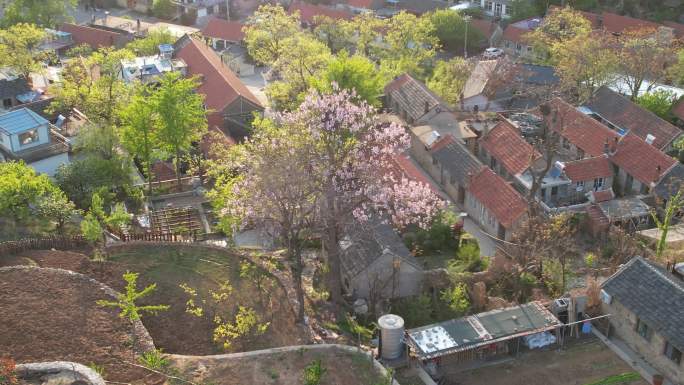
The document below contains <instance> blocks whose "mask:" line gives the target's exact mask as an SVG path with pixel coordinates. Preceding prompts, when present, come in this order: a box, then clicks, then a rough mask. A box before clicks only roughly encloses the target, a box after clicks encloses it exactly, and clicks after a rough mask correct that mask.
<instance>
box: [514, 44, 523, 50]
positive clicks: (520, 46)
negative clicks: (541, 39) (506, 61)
mask: <svg viewBox="0 0 684 385" xmlns="http://www.w3.org/2000/svg"><path fill="white" fill-rule="evenodd" d="M515 49H516V50H518V51H520V50H521V49H522V44H520V43H517V44H516V45H515Z"/></svg>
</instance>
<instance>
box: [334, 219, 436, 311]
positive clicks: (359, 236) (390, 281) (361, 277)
mask: <svg viewBox="0 0 684 385" xmlns="http://www.w3.org/2000/svg"><path fill="white" fill-rule="evenodd" d="M340 249H341V253H340V262H341V265H342V266H341V267H342V269H341V270H342V271H341V274H342V284H343V286H344V290H345V291H346V292H347V293H348V294H350V295H351V296H352V297H354V298H363V299H366V300H367V301H369V302H371V303H378V302H379V301H380V300H383V299H391V298H401V297H408V296H412V295H417V294H419V293H420V289H421V285H422V281H423V268H422V267H421V266H420V264H419V262H418V260H416V258H415V257H414V256H413V255H411V252H410V251H409V250H408V248H406V245H405V244H404V241H403V240H402V239H401V237H399V235H398V234H397V233H396V231H395V230H394V229H393V228H392V226H391V225H390V224H388V223H383V221H381V220H380V219H379V218H371V219H369V220H368V221H367V222H356V223H353V224H352V225H350V226H348V227H347V230H346V232H345V236H344V238H342V240H341V241H340Z"/></svg>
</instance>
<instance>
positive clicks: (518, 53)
mask: <svg viewBox="0 0 684 385" xmlns="http://www.w3.org/2000/svg"><path fill="white" fill-rule="evenodd" d="M540 24H541V18H538V17H534V18H531V19H526V20H520V21H517V22H515V23H511V24H509V25H508V26H506V28H505V29H504V31H503V34H502V36H501V44H500V46H501V48H502V49H503V50H504V52H506V53H507V54H508V55H511V56H513V57H522V58H534V57H535V53H534V49H533V48H532V45H530V44H529V42H528V41H527V38H526V37H525V35H526V34H527V33H529V32H532V31H533V30H535V29H536V28H537V27H539V25H540Z"/></svg>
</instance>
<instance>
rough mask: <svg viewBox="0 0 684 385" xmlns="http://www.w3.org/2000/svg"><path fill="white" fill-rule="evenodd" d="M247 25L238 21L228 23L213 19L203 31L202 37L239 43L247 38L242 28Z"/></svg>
mask: <svg viewBox="0 0 684 385" xmlns="http://www.w3.org/2000/svg"><path fill="white" fill-rule="evenodd" d="M244 26H245V25H244V24H242V23H240V22H237V21H228V20H224V19H219V18H217V17H213V18H211V19H209V22H208V23H207V25H206V26H205V27H204V28H203V29H202V35H204V36H206V37H212V38H215V39H221V40H226V41H233V42H239V41H242V39H244V37H245V33H244V32H242V27H244Z"/></svg>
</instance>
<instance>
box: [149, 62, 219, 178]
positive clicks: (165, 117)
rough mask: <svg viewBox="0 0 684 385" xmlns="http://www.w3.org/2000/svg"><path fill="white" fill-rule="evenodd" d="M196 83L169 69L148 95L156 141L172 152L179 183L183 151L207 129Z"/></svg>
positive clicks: (197, 83)
mask: <svg viewBox="0 0 684 385" xmlns="http://www.w3.org/2000/svg"><path fill="white" fill-rule="evenodd" d="M199 84H200V83H199V79H197V78H196V77H193V78H182V77H181V75H180V74H179V73H176V72H170V73H168V74H166V75H164V76H163V77H162V78H161V81H160V84H159V88H158V89H157V90H156V91H155V92H154V93H153V94H152V96H151V103H152V106H153V108H154V110H155V112H156V114H155V116H156V118H155V121H156V122H155V125H156V128H157V130H158V131H157V132H158V136H157V137H158V139H159V141H158V142H159V144H160V145H161V147H162V149H163V150H165V151H168V152H169V153H171V154H174V157H175V160H176V180H177V183H178V187H180V186H181V162H180V161H181V158H182V156H183V153H184V152H186V151H188V150H189V149H190V147H191V146H192V143H193V142H195V141H198V140H199V139H200V138H201V137H202V135H204V133H205V132H206V130H207V117H206V111H205V109H204V96H203V95H202V94H199V93H197V92H195V91H196V89H197V87H199Z"/></svg>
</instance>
